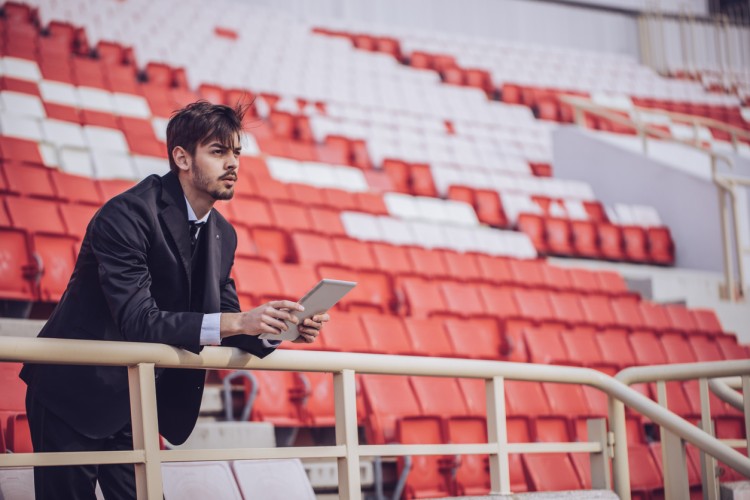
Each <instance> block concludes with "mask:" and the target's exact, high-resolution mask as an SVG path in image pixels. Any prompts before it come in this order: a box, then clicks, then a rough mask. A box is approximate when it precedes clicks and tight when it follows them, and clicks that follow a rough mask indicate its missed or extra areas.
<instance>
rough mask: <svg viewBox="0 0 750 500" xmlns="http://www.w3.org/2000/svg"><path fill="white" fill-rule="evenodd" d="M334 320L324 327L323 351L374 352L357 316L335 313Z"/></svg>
mask: <svg viewBox="0 0 750 500" xmlns="http://www.w3.org/2000/svg"><path fill="white" fill-rule="evenodd" d="M335 317H336V320H335V321H331V322H330V323H328V324H327V325H326V326H325V329H324V331H323V333H321V337H323V340H324V343H325V349H327V350H332V351H343V352H368V353H371V352H374V350H373V348H372V346H371V345H370V340H369V337H368V336H367V335H366V334H365V332H364V329H363V326H362V323H361V322H360V315H359V314H352V313H347V312H337V313H336V316H335Z"/></svg>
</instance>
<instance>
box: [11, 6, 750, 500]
mask: <svg viewBox="0 0 750 500" xmlns="http://www.w3.org/2000/svg"><path fill="white" fill-rule="evenodd" d="M169 3H170V2H153V3H150V2H145V1H138V2H136V1H129V2H94V1H85V0H76V1H75V2H46V1H34V2H30V3H29V4H23V3H18V2H6V3H5V4H4V6H3V10H2V17H0V34H1V36H2V45H1V48H2V50H1V51H0V55H1V56H2V57H0V234H1V235H2V243H0V251H1V252H2V262H3V265H2V266H0V300H4V301H16V302H28V303H34V304H41V303H55V302H57V301H58V300H59V299H60V297H61V296H62V294H63V293H64V291H65V286H66V284H67V280H68V278H69V276H70V274H71V272H72V270H73V266H74V263H75V258H76V255H77V253H78V248H79V246H80V243H81V240H82V238H83V236H84V234H85V232H86V226H87V224H88V221H89V220H90V218H91V217H92V216H93V214H94V213H95V212H96V210H97V209H98V208H99V207H100V206H101V205H102V204H103V203H104V202H106V201H107V200H108V199H110V198H111V197H112V196H115V195H116V194H118V193H120V192H122V191H123V190H125V189H127V188H128V187H130V186H132V185H133V184H134V183H135V182H137V181H138V180H139V179H141V178H143V177H145V176H146V175H149V174H151V173H166V172H167V170H168V165H167V160H166V159H165V155H166V144H165V125H166V119H167V118H168V117H169V116H170V114H171V113H172V112H173V111H174V110H175V109H178V108H179V107H181V106H183V105H184V104H187V103H189V102H192V101H194V100H197V99H199V98H202V99H207V100H209V101H212V102H220V103H225V104H230V105H234V104H235V103H237V102H238V101H243V102H246V103H250V106H251V108H250V109H251V112H250V113H248V117H247V123H246V126H247V133H246V137H245V143H244V144H243V153H242V155H243V156H242V159H241V165H242V168H241V173H240V175H239V181H238V184H237V188H236V196H235V199H233V200H232V201H231V202H226V203H221V204H220V205H219V206H218V210H219V211H220V212H222V213H223V214H224V215H225V216H226V217H227V219H228V220H230V221H231V222H232V224H233V225H234V227H235V228H236V229H237V233H238V248H237V258H236V260H235V266H234V271H233V272H234V277H235V280H236V283H237V290H238V294H239V297H240V302H241V304H242V306H243V308H249V307H251V306H253V305H255V304H259V303H261V302H263V301H266V300H269V299H276V298H282V297H284V298H289V297H292V298H296V297H298V296H302V295H303V294H304V292H305V291H306V290H307V289H308V288H309V285H310V284H311V283H314V282H316V281H317V280H318V279H320V278H323V277H325V278H338V279H347V280H353V281H357V282H359V283H360V285H359V286H358V287H357V289H356V291H355V292H354V293H352V294H351V295H350V296H347V298H346V299H345V300H344V301H343V302H342V303H340V304H339V305H338V306H337V307H336V309H335V311H333V313H332V316H333V318H334V320H333V321H332V322H331V324H330V325H329V326H327V327H326V330H325V333H324V334H323V335H322V340H321V341H320V342H318V343H317V344H315V345H314V346H312V347H307V346H301V345H293V344H289V345H287V344H284V345H283V346H282V347H283V348H294V349H307V350H315V349H321V350H334V351H337V350H338V351H351V352H365V353H378V354H394V355H402V356H410V355H419V356H445V357H460V358H470V359H490V360H501V361H518V362H529V363H544V364H562V365H573V366H586V367H593V368H596V369H599V370H602V371H604V372H606V373H609V374H613V373H615V372H616V371H617V370H620V369H623V368H626V367H628V366H636V365H647V364H661V363H684V362H694V361H699V360H700V361H708V360H723V359H745V358H747V356H748V354H750V353H749V352H748V350H747V347H746V346H744V345H741V344H739V343H738V342H737V339H736V337H735V336H734V335H732V334H731V333H729V332H725V331H723V329H722V327H721V324H720V322H719V320H718V319H717V317H716V315H715V313H714V311H712V310H706V309H692V308H688V307H685V306H684V305H679V304H672V305H664V304H660V303H656V302H652V301H649V300H647V299H646V298H643V297H641V296H640V295H639V294H638V293H636V292H633V291H630V290H628V287H627V284H626V282H625V280H624V279H623V277H622V276H621V275H620V274H618V273H616V272H612V271H607V270H595V271H594V270H589V269H584V268H568V267H561V266H556V265H553V264H551V263H550V262H549V261H548V260H547V259H546V257H547V256H562V257H578V258H587V259H593V260H606V261H620V262H630V263H636V264H648V265H659V266H671V265H673V264H674V263H675V252H678V251H679V249H676V248H675V246H674V243H673V242H672V239H671V237H670V233H669V228H668V227H665V226H664V225H663V224H662V223H661V220H660V218H659V214H658V213H656V211H655V210H654V209H653V208H652V207H648V206H640V205H628V204H618V205H616V206H613V207H605V206H604V205H603V204H602V203H601V202H599V201H598V200H597V198H596V195H595V193H594V192H593V190H592V189H591V187H590V186H589V185H588V184H586V183H585V182H581V181H572V180H566V179H559V178H557V177H555V176H554V172H553V169H552V168H551V160H552V150H551V139H550V130H551V129H552V128H553V127H555V126H556V125H555V123H553V122H572V121H573V117H572V113H571V111H570V109H569V107H566V105H565V104H564V103H563V102H561V101H560V100H559V96H561V95H578V96H581V95H585V96H587V97H591V98H592V99H593V100H594V101H597V100H598V101H599V102H603V101H605V100H606V99H607V98H606V97H605V94H606V93H607V92H610V93H614V94H616V95H617V99H619V100H620V101H619V104H620V105H621V107H622V109H623V110H625V111H627V110H631V109H633V106H635V105H637V106H641V107H646V108H659V109H667V110H671V111H677V112H681V113H686V114H694V115H697V116H705V117H711V118H714V119H716V120H719V121H721V122H723V123H727V124H730V125H732V126H735V127H739V128H742V129H744V130H750V124H748V123H747V122H746V121H744V119H743V118H742V117H741V115H740V113H739V110H740V107H739V105H740V103H739V101H738V100H737V99H736V98H734V97H731V96H718V95H714V94H708V93H706V92H704V91H703V89H702V88H700V85H698V84H692V83H689V82H684V81H679V80H672V79H664V78H661V77H658V76H657V75H655V74H653V72H651V71H650V70H648V69H647V68H645V67H643V66H641V65H639V64H638V63H636V62H635V61H632V60H629V59H623V58H621V57H618V56H604V55H593V54H581V53H576V52H573V51H568V52H565V51H553V50H550V49H545V48H541V47H525V46H510V45H504V44H498V43H489V42H488V43H485V44H482V43H469V42H467V43H466V44H464V45H456V44H453V43H447V42H446V41H445V40H441V39H440V37H439V35H434V36H432V37H420V36H416V35H415V36H412V37H406V36H404V37H397V36H395V35H393V36H373V35H369V34H362V33H348V32H344V31H339V30H333V29H324V28H316V29H311V27H310V26H305V25H302V24H298V23H295V22H293V21H291V20H288V19H285V18H283V17H278V16H274V15H273V14H271V13H268V12H265V11H261V12H255V13H254V16H253V17H252V20H251V21H248V22H249V23H250V25H252V26H258V27H260V26H263V29H262V30H261V31H260V34H254V33H253V30H251V29H247V30H245V29H240V27H241V26H240V24H241V23H242V24H244V23H245V21H246V20H250V19H251V18H249V17H248V18H243V17H242V15H238V16H237V18H236V19H234V20H233V19H222V23H225V24H221V23H218V24H216V23H214V21H215V14H214V12H215V9H213V8H211V9H208V8H206V6H205V5H204V4H203V3H201V2H197V1H190V2H183V3H184V5H182V4H181V7H180V9H179V12H180V14H179V15H180V16H185V17H186V18H187V17H188V16H194V17H190V18H191V19H193V20H194V21H195V24H196V26H195V27H194V28H193V29H192V31H193V35H194V36H193V37H191V38H192V39H191V40H188V41H186V43H185V44H182V43H180V44H172V45H169V44H166V45H165V44H164V43H161V42H159V40H153V38H154V37H151V36H143V35H144V34H147V33H152V31H151V28H152V26H151V24H149V23H145V22H144V23H141V24H139V23H137V22H136V21H135V19H136V16H135V14H136V13H137V12H139V13H140V16H142V17H139V18H140V19H148V18H149V17H151V19H153V23H159V22H160V21H159V19H161V18H162V17H163V15H164V12H167V11H169V9H170V7H169ZM233 8H234V6H233ZM237 8H239V9H240V10H241V9H242V8H241V7H237ZM217 10H221V9H217ZM145 13H151V14H155V15H154V16H148V15H146V14H145ZM198 14H199V15H198ZM240 14H241V13H240ZM102 18H107V19H108V20H110V23H109V25H108V28H107V30H106V32H103V31H102V29H101V27H100V24H98V23H99V21H100V20H101V19H102ZM158 26H159V31H160V36H161V37H163V39H164V40H165V41H168V40H172V39H173V38H175V37H176V36H177V35H176V33H175V32H174V31H173V30H174V28H172V25H170V24H164V25H162V24H159V25H158ZM274 30H276V31H274ZM272 32H273V33H272ZM204 35H205V37H204ZM201 40H207V42H205V48H204V49H203V50H201V51H197V46H196V45H195V44H197V43H200V44H203V43H204V42H203V41H201ZM180 41H181V42H182V39H180ZM506 49H507V50H506ZM221 50H226V56H225V58H223V59H222V60H229V59H230V58H231V57H232V56H231V55H232V54H234V55H239V54H240V53H241V54H244V58H243V59H241V61H246V62H255V63H257V64H256V65H254V66H253V65H251V66H253V72H252V73H248V72H247V70H246V69H243V66H245V65H244V64H240V63H232V66H233V67H232V68H230V69H227V71H225V72H223V71H217V65H218V62H217V63H213V62H211V61H212V60H213V59H212V58H211V57H208V56H210V55H211V54H215V53H217V52H218V51H221ZM451 50H454V51H455V52H451ZM501 51H502V57H500V56H499V54H500V52H501ZM263 53H268V54H269V55H268V56H265V55H263ZM195 54H202V55H203V56H206V57H205V58H204V57H201V58H197V59H196V58H195ZM495 54H497V55H498V56H497V57H495ZM272 56H273V57H272ZM274 57H278V61H281V63H279V64H278V66H277V61H276V60H275V59H274ZM305 57H309V60H310V63H309V64H308V65H306V66H302V61H303V59H304V58H305ZM402 62H406V63H408V64H401V63H402ZM224 64H226V63H224ZM482 65H483V66H482ZM480 66H482V67H480ZM594 68H595V69H596V71H597V72H601V73H602V74H605V75H606V78H605V79H603V80H601V81H600V80H597V81H596V82H594V81H593V79H592V71H593V69H594ZM266 70H269V71H266ZM270 70H272V71H270ZM498 82H504V83H502V84H500V83H498ZM508 82H511V83H508ZM621 82H626V84H622V83H621ZM553 84H554V85H553ZM550 87H554V88H556V89H560V90H549V88H550ZM623 96H624V97H623ZM673 96H676V98H675V99H672V97H673ZM497 98H500V99H501V100H500V101H499V100H497ZM610 99H612V98H611V97H610ZM594 122H595V123H593V125H594V127H595V128H598V129H600V130H605V131H608V132H614V133H621V134H629V133H632V131H631V130H628V129H623V128H622V127H618V126H617V125H616V124H614V123H607V122H606V121H604V120H598V121H597V120H595V121H594ZM667 128H668V129H669V126H667ZM674 130H676V129H674ZM673 133H674V132H673ZM710 135H711V137H709V138H707V141H708V142H709V143H712V144H713V143H714V142H716V141H725V140H726V139H727V137H726V136H725V135H724V133H723V131H721V130H714V129H711V130H710ZM18 369H19V366H17V365H14V364H8V363H2V364H0V380H1V381H2V383H0V386H2V387H4V388H7V389H10V390H7V389H4V390H3V394H2V396H0V417H1V419H2V420H1V421H0V449H1V450H2V451H6V450H7V451H13V452H23V451H26V450H30V449H31V446H30V436H29V432H28V423H27V422H26V419H25V414H24V412H25V409H24V404H23V393H24V390H25V386H23V385H22V384H21V382H20V381H19V380H18V379H17V373H18ZM254 380H255V382H256V383H257V384H258V387H256V389H258V395H257V399H256V400H255V403H254V405H253V408H252V412H251V414H250V419H251V420H257V421H264V422H271V423H273V424H274V425H276V426H279V427H289V428H308V427H327V426H331V425H332V424H333V422H334V420H335V419H334V416H333V397H332V390H331V384H332V381H331V380H332V379H331V377H330V375H322V374H313V373H277V372H263V371H259V372H258V373H256V374H255V379H254ZM474 382H476V381H470V380H464V379H452V378H448V379H429V380H428V379H421V378H416V377H412V378H410V380H409V383H408V384H404V380H403V379H398V378H393V377H386V376H375V375H365V376H361V377H360V378H359V384H360V387H361V391H360V398H361V401H360V410H361V411H360V412H359V418H360V419H361V425H363V426H364V429H365V436H366V439H367V442H368V443H370V444H372V443H389V442H400V443H448V442H484V440H486V432H487V430H486V428H485V427H486V423H485V416H486V410H485V406H484V392H483V389H482V388H481V384H480V387H479V388H477V386H476V384H475V383H474ZM250 389H252V388H251V387H244V390H245V391H244V392H245V394H246V397H247V395H248V394H249V392H250ZM643 390H644V391H645V393H646V394H647V395H649V396H650V397H652V398H654V399H655V396H656V393H655V388H654V387H651V386H648V387H643ZM404 391H406V392H404ZM668 392H669V401H670V409H672V410H673V411H675V412H677V413H678V414H680V415H682V416H685V417H688V418H691V419H695V418H697V417H699V415H700V408H699V401H698V399H697V386H695V385H693V384H679V383H671V384H669V385H668ZM396 393H398V397H393V395H394V394H396ZM448 394H450V395H451V396H450V397H448V396H447V395H448ZM506 399H507V405H508V409H509V430H508V432H509V440H510V441H511V442H519V441H540V442H544V441H576V440H586V436H585V432H583V431H582V430H581V429H582V427H581V424H582V422H584V424H583V428H585V419H586V418H588V417H592V416H602V415H604V414H605V413H606V400H603V399H602V397H601V395H600V394H598V393H596V391H593V390H588V388H584V389H581V388H580V387H573V386H564V387H563V386H557V385H554V384H531V383H513V382H509V383H508V384H507V389H506ZM447 403H450V404H449V405H448V406H446V404H447ZM713 405H714V412H715V416H716V420H717V427H716V429H717V433H718V434H719V435H720V436H721V437H725V438H742V437H743V436H744V435H745V429H744V419H743V417H742V416H741V415H740V414H739V413H736V412H735V411H734V410H732V409H730V408H729V407H728V405H725V404H724V403H721V402H719V401H718V400H715V401H714V403H713ZM630 420H631V421H630V422H629V425H630V428H631V432H630V436H629V437H630V439H631V443H630V460H631V481H632V486H633V490H634V492H635V493H637V494H640V495H642V498H650V495H653V494H658V492H659V490H660V488H662V479H661V472H660V469H661V465H660V464H661V451H660V449H659V448H658V447H659V444H658V443H656V442H652V441H651V438H650V437H647V435H646V433H645V432H643V426H644V425H646V424H648V422H645V421H643V420H641V419H639V418H637V417H636V416H635V415H633V416H632V418H631V419H630ZM584 455H585V454H537V455H534V454H531V455H524V456H523V457H519V456H517V455H512V456H511V481H512V487H513V490H514V491H534V490H538V491H555V490H564V489H581V488H585V487H588V486H589V485H590V484H591V478H590V477H589V475H588V466H587V460H588V457H587V456H584ZM689 456H690V457H691V460H692V461H691V462H690V464H691V465H690V467H691V468H690V477H691V486H694V487H696V488H697V489H696V488H694V491H698V490H699V484H700V479H699V477H698V476H697V475H696V473H697V470H698V469H699V465H698V464H696V463H695V462H694V460H693V459H694V458H695V457H694V455H693V454H690V455H689ZM485 462H486V457H482V456H464V457H462V458H461V460H460V461H456V460H455V459H454V457H436V456H434V457H429V456H427V457H414V458H413V461H412V463H411V471H412V472H411V474H410V475H409V477H408V479H407V482H406V486H405V490H404V497H405V498H427V497H434V496H449V495H452V494H466V495H473V494H484V493H487V492H488V491H489V473H488V472H487V468H486V467H487V466H486V464H485ZM245 465H247V466H249V465H248V464H245ZM245 465H242V464H239V463H235V464H232V465H231V467H230V466H229V465H228V464H225V463H224V464H221V465H219V466H218V469H217V470H212V471H205V470H202V471H198V472H195V474H196V481H198V482H199V483H200V482H207V481H208V477H209V475H211V474H220V475H221V474H223V475H225V476H228V477H234V478H236V479H237V484H236V485H235V483H234V480H233V481H232V482H231V486H230V487H234V489H233V493H232V494H234V495H235V497H237V498H239V497H240V492H244V491H245V486H244V484H245V483H244V482H243V479H241V478H242V477H246V476H245V472H244V469H242V468H243V467H245ZM169 467H172V466H169ZM174 467H176V465H175V466H174ZM404 467H405V464H404V462H403V461H401V460H399V461H398V463H397V468H398V470H399V471H400V470H402V469H403V468H404ZM241 469H242V470H243V472H240V470H241ZM169 471H170V469H169V468H167V469H165V491H167V489H166V488H167V486H168V485H170V484H171V483H170V481H169V474H170V472H169ZM551 471H554V473H550V472H551ZM206 474H208V475H206ZM256 474H261V475H262V474H263V473H262V472H256ZM247 477H249V476H247ZM175 491H177V490H175ZM180 491H182V490H180ZM193 493H195V492H193ZM297 494H299V495H302V494H303V493H299V492H298V493H295V495H297ZM304 494H307V492H305V493H304ZM295 498H302V496H295Z"/></svg>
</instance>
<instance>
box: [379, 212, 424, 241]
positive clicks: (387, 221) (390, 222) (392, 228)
mask: <svg viewBox="0 0 750 500" xmlns="http://www.w3.org/2000/svg"><path fill="white" fill-rule="evenodd" d="M377 222H378V226H379V228H380V235H381V238H382V240H383V241H385V242H388V243H392V244H394V245H412V244H418V243H419V242H418V241H416V239H415V237H414V235H413V234H412V232H411V230H410V229H409V225H408V224H407V223H406V222H404V221H402V220H399V219H394V218H393V217H386V216H380V217H377Z"/></svg>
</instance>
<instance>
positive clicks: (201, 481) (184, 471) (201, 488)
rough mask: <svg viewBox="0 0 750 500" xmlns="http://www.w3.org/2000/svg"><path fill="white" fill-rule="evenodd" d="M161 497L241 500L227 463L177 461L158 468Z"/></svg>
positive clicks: (191, 499) (198, 499)
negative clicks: (162, 493)
mask: <svg viewBox="0 0 750 500" xmlns="http://www.w3.org/2000/svg"><path fill="white" fill-rule="evenodd" d="M161 473H162V482H163V485H164V498H174V499H179V500H205V499H207V498H212V499H216V500H218V499H221V500H242V495H241V494H240V491H239V489H238V488H237V483H236V482H235V479H234V475H233V474H232V469H231V468H230V467H229V464H227V463H226V462H179V463H163V464H162V466H161Z"/></svg>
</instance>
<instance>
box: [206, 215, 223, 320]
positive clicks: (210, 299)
mask: <svg viewBox="0 0 750 500" xmlns="http://www.w3.org/2000/svg"><path fill="white" fill-rule="evenodd" d="M211 212H214V210H213V209H211ZM202 231H205V234H203V235H202V237H203V238H204V243H205V247H204V248H205V249H206V278H205V280H204V283H205V289H204V290H203V311H204V312H219V309H220V308H221V299H220V297H221V293H220V290H219V284H220V281H221V234H220V233H219V229H218V226H217V224H216V214H215V213H212V214H211V215H210V216H209V217H208V221H207V222H206V227H204V228H203V229H202Z"/></svg>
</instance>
